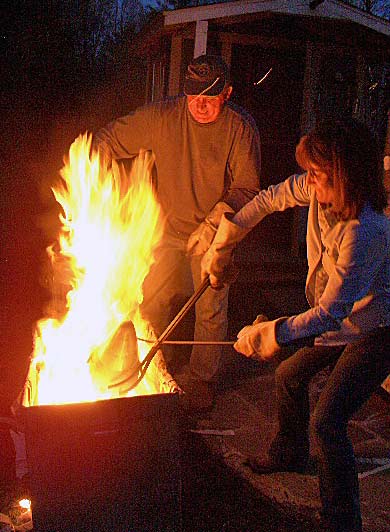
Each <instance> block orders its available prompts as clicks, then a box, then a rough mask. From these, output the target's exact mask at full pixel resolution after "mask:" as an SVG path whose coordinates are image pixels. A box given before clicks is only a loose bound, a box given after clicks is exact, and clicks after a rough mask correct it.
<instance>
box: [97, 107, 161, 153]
mask: <svg viewBox="0 0 390 532" xmlns="http://www.w3.org/2000/svg"><path fill="white" fill-rule="evenodd" d="M152 115H153V109H152V107H151V106H145V107H141V108H139V109H137V110H135V111H134V112H132V113H130V114H128V115H126V116H123V117H121V118H118V119H116V120H114V121H113V122H110V123H109V124H108V125H107V126H105V127H103V128H101V129H100V130H99V131H97V133H95V135H94V137H93V144H92V148H93V149H95V150H99V151H100V152H101V153H102V154H104V155H105V156H108V157H109V159H129V158H132V157H135V156H136V155H138V153H139V151H140V150H141V149H144V150H150V149H152V131H153V127H152V123H153V118H152Z"/></svg>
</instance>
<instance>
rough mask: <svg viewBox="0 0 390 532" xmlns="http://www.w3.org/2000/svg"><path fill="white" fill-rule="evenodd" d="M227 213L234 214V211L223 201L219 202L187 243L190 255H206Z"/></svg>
mask: <svg viewBox="0 0 390 532" xmlns="http://www.w3.org/2000/svg"><path fill="white" fill-rule="evenodd" d="M225 212H234V210H233V209H232V208H231V207H230V206H229V205H228V204H227V203H224V202H223V201H219V202H218V203H217V204H216V205H215V206H214V207H213V208H212V209H211V211H210V212H209V214H208V215H207V216H206V218H205V219H204V221H203V222H202V223H201V224H199V225H198V227H197V228H196V229H195V231H194V232H193V233H192V234H191V235H190V237H189V239H188V242H187V254H188V255H203V254H204V253H206V251H207V250H208V249H209V247H210V245H211V242H212V241H213V239H214V236H215V233H216V232H217V229H218V226H219V223H220V221H221V218H222V215H223V213H225Z"/></svg>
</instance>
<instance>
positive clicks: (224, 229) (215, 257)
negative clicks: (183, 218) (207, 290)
mask: <svg viewBox="0 0 390 532" xmlns="http://www.w3.org/2000/svg"><path fill="white" fill-rule="evenodd" d="M249 231H250V229H243V228H242V227H239V226H238V225H236V224H234V223H233V222H231V221H230V220H229V219H228V217H227V216H226V215H225V214H224V215H223V216H222V218H221V222H220V224H219V227H218V230H217V233H216V235H215V237H214V240H213V243H212V244H211V246H210V248H209V249H208V251H207V252H206V253H205V255H204V257H203V259H202V262H201V276H202V279H205V278H207V277H208V276H209V277H210V284H211V286H212V287H213V288H222V287H223V286H224V285H225V284H227V283H229V282H231V277H232V276H231V275H229V273H230V272H229V270H232V266H231V256H232V253H233V250H234V248H235V247H236V245H237V244H238V242H240V241H241V240H242V239H243V238H244V237H245V236H246V235H247V234H248V233H249Z"/></svg>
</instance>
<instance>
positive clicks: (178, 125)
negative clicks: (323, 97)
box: [94, 55, 261, 409]
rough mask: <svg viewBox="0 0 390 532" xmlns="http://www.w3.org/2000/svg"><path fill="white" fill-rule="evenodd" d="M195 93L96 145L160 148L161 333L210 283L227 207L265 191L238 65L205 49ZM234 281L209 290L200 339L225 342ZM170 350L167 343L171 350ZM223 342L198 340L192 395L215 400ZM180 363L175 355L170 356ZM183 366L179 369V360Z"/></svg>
mask: <svg viewBox="0 0 390 532" xmlns="http://www.w3.org/2000/svg"><path fill="white" fill-rule="evenodd" d="M184 92H185V96H178V97H175V98H172V99H169V100H167V101H164V102H158V103H154V104H150V105H147V106H145V107H142V108H139V109H137V110H136V111H135V112H134V113H131V114H129V115H128V116H125V117H122V118H119V119H118V120H115V121H114V122H112V123H111V124H109V125H108V126H107V127H105V128H103V129H101V130H100V131H98V133H97V134H96V136H95V139H94V145H95V147H98V148H99V150H101V151H102V152H103V153H104V154H106V155H108V156H109V157H111V158H113V159H127V158H132V157H134V156H136V155H137V154H138V153H139V150H140V149H146V150H150V151H152V152H153V154H154V157H155V171H156V176H155V178H156V179H155V186H156V191H157V198H158V201H159V203H160V205H161V207H162V210H163V213H164V215H165V217H166V224H165V232H164V236H163V238H162V241H161V242H160V244H159V246H158V249H157V251H156V257H155V258H156V262H155V264H154V265H153V267H152V269H151V271H150V273H149V274H148V276H147V278H146V279H145V283H144V287H143V294H144V303H143V305H142V309H141V310H142V313H143V315H144V317H145V318H146V319H147V320H148V321H149V322H150V324H151V325H152V327H153V329H154V331H155V333H156V334H157V335H158V336H159V335H160V334H161V333H162V332H163V331H164V329H165V328H166V326H167V325H168V324H169V323H170V321H171V320H172V319H173V317H174V316H175V314H176V312H177V310H178V308H177V306H176V307H175V301H176V302H177V298H178V296H180V295H183V294H185V295H186V296H187V294H186V286H187V285H188V284H190V285H191V287H190V288H191V290H192V289H195V290H196V289H197V288H198V286H199V285H200V283H201V276H200V262H201V258H202V256H203V254H204V253H205V251H207V249H208V248H209V246H210V244H211V242H212V239H213V238H214V234H215V232H216V229H217V227H218V224H219V221H220V219H221V216H222V214H223V213H224V212H236V211H238V210H239V209H240V208H241V207H242V206H243V205H244V204H246V203H247V202H248V201H249V200H250V199H251V198H252V197H254V196H255V194H256V193H257V191H258V188H259V184H260V183H259V181H260V180H259V175H260V163H261V160H260V158H261V155H260V139H259V134H258V130H257V128H256V125H255V123H254V120H253V118H252V117H251V116H249V115H248V114H247V113H246V112H245V111H244V110H243V109H240V108H238V107H236V106H234V105H232V104H230V103H228V100H229V98H230V96H231V93H232V86H231V83H230V76H229V70H228V68H227V66H226V64H225V63H224V62H223V61H222V60H221V59H220V58H218V57H215V56H210V55H203V56H200V57H198V58H196V59H194V60H193V61H192V62H191V64H190V65H189V66H188V69H187V72H186V75H185V83H184ZM227 306H228V288H223V289H222V290H219V291H215V290H212V289H207V290H206V292H205V293H204V294H203V295H202V296H201V297H200V299H199V300H198V302H197V304H196V307H195V314H196V316H195V330H194V339H195V340H203V341H220V340H224V339H225V336H226V331H227ZM164 353H165V355H166V357H167V351H166V350H164ZM220 358H221V347H218V346H202V347H200V346H196V345H195V346H194V347H193V350H192V354H191V358H190V374H189V376H188V377H189V378H188V379H187V382H186V383H185V385H184V384H183V387H184V391H185V392H186V394H185V397H186V400H187V401H188V402H189V407H190V408H195V409H202V408H209V407H210V406H211V405H212V400H213V393H212V392H213V384H215V382H216V379H217V374H218V371H219V365H220ZM167 362H168V365H171V370H172V363H173V362H174V361H173V360H169V359H168V360H167ZM173 371H174V368H173Z"/></svg>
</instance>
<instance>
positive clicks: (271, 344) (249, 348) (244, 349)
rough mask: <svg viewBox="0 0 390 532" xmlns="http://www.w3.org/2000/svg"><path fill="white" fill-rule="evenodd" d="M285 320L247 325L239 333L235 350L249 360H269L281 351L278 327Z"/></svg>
mask: <svg viewBox="0 0 390 532" xmlns="http://www.w3.org/2000/svg"><path fill="white" fill-rule="evenodd" d="M284 319H285V318H279V319H277V320H274V321H262V322H261V323H256V322H255V324H254V325H247V326H246V327H244V328H243V329H241V331H240V332H239V333H238V335H237V338H238V340H237V341H236V343H235V344H234V346H233V347H234V349H235V350H236V351H238V352H239V353H241V354H243V355H245V356H246V357H248V358H260V359H261V360H268V359H270V358H272V357H273V356H274V355H276V353H278V352H279V351H280V345H279V344H278V342H277V340H276V325H277V323H279V322H280V321H282V320H284Z"/></svg>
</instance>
